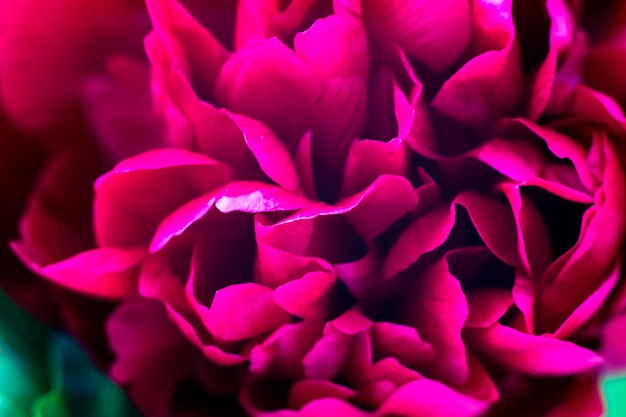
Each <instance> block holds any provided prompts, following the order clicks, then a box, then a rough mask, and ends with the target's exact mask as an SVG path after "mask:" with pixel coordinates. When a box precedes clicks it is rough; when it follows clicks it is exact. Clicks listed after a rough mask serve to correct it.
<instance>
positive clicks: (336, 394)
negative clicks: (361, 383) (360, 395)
mask: <svg viewBox="0 0 626 417" xmlns="http://www.w3.org/2000/svg"><path fill="white" fill-rule="evenodd" d="M354 394H355V392H354V391H353V390H351V389H349V388H346V387H344V386H342V385H338V384H335V383H333V382H330V381H325V380H320V379H301V380H299V381H297V382H296V383H295V384H294V385H293V387H291V391H290V392H289V407H290V408H294V409H299V408H302V407H303V406H306V405H307V404H308V403H310V402H312V401H314V400H317V399H322V398H338V399H340V400H348V399H350V398H351V397H353V396H354Z"/></svg>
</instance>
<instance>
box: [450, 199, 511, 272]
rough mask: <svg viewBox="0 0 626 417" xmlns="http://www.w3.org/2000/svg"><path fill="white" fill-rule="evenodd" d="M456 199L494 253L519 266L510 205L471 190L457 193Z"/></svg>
mask: <svg viewBox="0 0 626 417" xmlns="http://www.w3.org/2000/svg"><path fill="white" fill-rule="evenodd" d="M456 201H457V202H458V203H460V204H461V205H463V206H464V207H465V208H466V209H467V212H468V214H469V216H470V219H471V220H472V223H473V224H474V227H476V231H477V232H478V234H480V237H481V238H482V239H483V240H484V241H485V245H487V247H488V248H489V249H490V250H491V251H492V252H493V253H494V255H496V256H497V257H498V258H500V259H501V260H502V261H503V262H505V263H507V264H509V265H512V266H519V265H520V259H519V254H518V252H517V239H516V238H517V231H516V228H515V219H514V217H513V213H511V209H510V207H508V206H507V205H506V204H502V203H500V202H499V201H497V200H495V199H491V198H486V197H483V196H481V195H480V194H478V193H475V192H472V191H466V192H463V193H461V194H459V195H458V196H457V197H456Z"/></svg>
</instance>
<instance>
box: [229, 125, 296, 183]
mask: <svg viewBox="0 0 626 417" xmlns="http://www.w3.org/2000/svg"><path fill="white" fill-rule="evenodd" d="M231 118H232V119H233V121H234V122H235V124H236V125H237V127H239V129H241V132H242V134H243V138H244V140H245V142H246V145H247V146H248V148H249V149H250V150H251V151H252V153H253V154H254V156H255V158H256V160H257V161H258V162H259V165H260V167H261V169H262V170H263V172H265V174H267V176H268V177H270V178H271V179H272V180H273V181H275V182H276V183H277V184H278V185H280V186H281V187H283V188H284V189H286V190H288V191H292V192H299V191H300V184H299V179H298V174H297V172H296V168H295V166H294V164H293V161H292V160H291V156H290V155H289V152H288V150H287V148H286V147H285V145H284V144H283V143H282V142H281V141H280V140H279V139H278V138H277V137H276V136H275V135H274V133H273V132H272V131H271V130H270V129H268V128H267V127H266V126H264V125H263V124H262V123H260V122H258V121H256V120H254V119H250V118H247V117H244V116H237V115H232V116H231Z"/></svg>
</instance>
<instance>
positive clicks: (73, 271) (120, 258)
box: [14, 244, 146, 298]
mask: <svg viewBox="0 0 626 417" xmlns="http://www.w3.org/2000/svg"><path fill="white" fill-rule="evenodd" d="M14 250H15V251H16V252H17V253H18V254H19V255H20V257H21V258H22V261H23V262H25V263H26V264H27V265H28V266H29V267H30V268H31V269H32V270H33V272H36V273H37V274H39V275H41V276H43V277H45V278H46V279H48V280H50V281H52V282H54V283H56V284H58V285H60V286H62V287H65V288H69V289H71V290H73V291H77V292H80V293H84V294H89V295H92V296H96V297H104V298H121V297H124V296H126V295H128V294H131V293H133V292H135V291H136V287H137V279H138V276H139V267H140V264H141V261H142V260H143V259H144V257H145V255H146V250H145V249H143V248H129V249H115V248H99V249H93V250H90V251H87V252H82V253H79V254H78V255H75V256H73V257H71V258H68V259H65V260H63V261H60V262H57V263H53V264H49V265H46V266H44V267H41V266H39V265H37V264H35V263H33V262H31V261H29V259H28V257H27V256H26V254H24V253H21V252H22V248H21V246H20V245H19V244H15V245H14Z"/></svg>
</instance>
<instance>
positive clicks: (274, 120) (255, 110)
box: [216, 39, 320, 150]
mask: <svg viewBox="0 0 626 417" xmlns="http://www.w3.org/2000/svg"><path fill="white" fill-rule="evenodd" d="M216 89H217V93H216V94H217V98H218V102H219V103H220V104H222V105H223V106H224V107H227V108H228V109H230V110H232V111H233V112H235V113H240V114H245V115H246V116H249V117H252V118H254V119H257V120H259V121H261V122H263V123H264V124H265V125H266V126H268V127H269V128H270V129H272V131H274V132H275V133H276V134H277V135H278V136H279V137H280V138H281V139H282V140H283V141H284V142H285V144H286V145H287V148H288V149H289V150H293V149H294V147H295V142H296V141H297V140H299V139H300V137H301V136H302V135H303V134H304V132H305V131H307V130H309V129H310V126H309V124H310V120H311V114H310V113H311V109H312V106H311V105H310V103H308V100H309V99H308V96H310V95H312V94H313V92H317V91H319V89H320V85H319V80H316V79H314V78H313V73H312V70H311V69H309V68H307V66H306V63H305V62H303V61H302V60H301V59H300V58H299V57H298V56H297V55H296V54H295V53H294V52H293V51H292V50H290V49H289V48H288V47H287V46H285V45H283V44H282V43H281V42H280V41H278V40H277V39H269V40H266V41H263V42H260V43H256V44H254V45H250V46H248V47H247V48H246V50H245V51H240V52H237V53H235V54H234V55H233V56H232V57H231V58H230V59H229V60H228V61H227V62H226V63H225V65H224V67H223V68H222V71H221V73H220V77H219V79H218V83H217V87H216ZM286 91H289V92H290V93H289V94H287V93H286ZM305 109H306V111H305Z"/></svg>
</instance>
